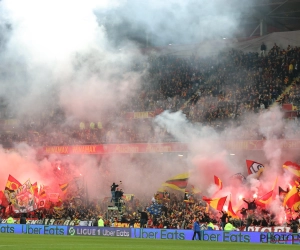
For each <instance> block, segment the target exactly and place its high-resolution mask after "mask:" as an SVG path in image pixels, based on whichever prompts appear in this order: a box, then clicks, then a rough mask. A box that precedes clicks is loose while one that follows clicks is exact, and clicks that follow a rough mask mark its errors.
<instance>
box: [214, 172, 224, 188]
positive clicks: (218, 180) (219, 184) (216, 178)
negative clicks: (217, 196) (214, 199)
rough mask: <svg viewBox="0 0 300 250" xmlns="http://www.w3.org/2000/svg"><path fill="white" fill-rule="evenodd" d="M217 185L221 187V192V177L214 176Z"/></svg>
mask: <svg viewBox="0 0 300 250" xmlns="http://www.w3.org/2000/svg"><path fill="white" fill-rule="evenodd" d="M214 180H215V184H216V185H217V186H218V187H219V190H221V189H222V181H221V179H220V178H219V177H217V176H215V175H214Z"/></svg>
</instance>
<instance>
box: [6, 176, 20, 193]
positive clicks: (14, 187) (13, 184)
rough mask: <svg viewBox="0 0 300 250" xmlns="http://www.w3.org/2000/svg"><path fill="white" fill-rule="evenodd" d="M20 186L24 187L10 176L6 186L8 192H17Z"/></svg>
mask: <svg viewBox="0 0 300 250" xmlns="http://www.w3.org/2000/svg"><path fill="white" fill-rule="evenodd" d="M20 186H22V184H21V183H20V182H19V181H18V180H17V179H16V178H14V177H13V176H11V175H9V176H8V179H7V182H6V186H5V189H6V190H17V189H18V188H19V187H20Z"/></svg>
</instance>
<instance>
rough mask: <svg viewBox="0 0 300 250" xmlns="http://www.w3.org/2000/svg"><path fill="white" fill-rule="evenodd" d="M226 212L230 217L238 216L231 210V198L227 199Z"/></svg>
mask: <svg viewBox="0 0 300 250" xmlns="http://www.w3.org/2000/svg"><path fill="white" fill-rule="evenodd" d="M227 213H228V215H229V216H231V217H232V218H238V216H237V215H236V213H235V212H234V211H233V208H232V203H231V199H230V200H229V203H228V210H227Z"/></svg>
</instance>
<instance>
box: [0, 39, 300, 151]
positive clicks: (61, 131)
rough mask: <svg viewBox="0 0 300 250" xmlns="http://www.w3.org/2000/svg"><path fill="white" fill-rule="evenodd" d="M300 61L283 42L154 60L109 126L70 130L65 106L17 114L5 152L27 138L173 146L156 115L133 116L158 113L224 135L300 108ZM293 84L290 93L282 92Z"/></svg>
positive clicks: (252, 134) (36, 142) (89, 124)
mask: <svg viewBox="0 0 300 250" xmlns="http://www.w3.org/2000/svg"><path fill="white" fill-rule="evenodd" d="M299 59H300V48H299V47H294V48H292V47H291V46H288V48H286V49H283V48H279V47H278V46H277V45H276V44H274V46H273V47H272V48H271V49H270V50H269V51H268V53H266V55H264V56H263V55H259V53H257V52H249V53H244V52H242V51H237V50H234V49H232V50H230V51H227V52H221V53H219V54H218V55H214V56H211V57H210V58H201V57H196V56H191V57H186V58H183V57H176V56H174V55H160V56H159V55H149V57H148V59H147V60H148V64H147V65H148V70H147V73H146V75H144V79H143V81H144V84H143V87H142V89H141V90H139V92H138V93H137V94H136V98H132V99H131V100H130V101H129V102H128V103H127V104H126V105H123V106H122V107H120V110H118V111H117V113H114V114H110V115H108V116H107V118H106V120H105V121H78V123H77V124H76V125H74V124H73V125H72V126H71V125H65V124H66V123H65V119H66V118H65V115H64V113H63V111H62V110H60V109H57V110H55V111H51V112H50V115H48V116H47V115H45V114H44V115H43V116H42V117H30V116H28V117H26V118H24V119H18V120H14V119H13V117H10V121H12V124H13V125H14V126H10V129H9V130H10V131H9V132H7V131H6V132H5V130H7V129H3V128H2V134H1V135H0V140H1V142H2V144H3V145H4V146H5V147H11V146H12V144H13V142H22V141H25V142H27V143H28V144H29V145H32V146H45V145H74V144H95V143H123V142H160V141H174V140H175V138H173V137H172V136H171V135H170V134H168V132H167V131H166V130H165V129H163V128H160V129H157V128H156V127H155V126H153V119H152V118H146V119H141V118H140V119H130V118H128V117H129V116H128V115H127V114H128V113H130V112H148V111H150V112H151V114H152V116H153V115H154V116H155V115H157V114H159V113H160V112H162V111H163V110H170V111H171V112H175V111H178V110H182V112H183V113H184V114H185V115H186V117H187V119H188V120H189V121H191V122H193V123H201V124H203V125H207V126H212V127H214V128H215V129H216V130H221V131H222V130H224V129H226V128H227V127H229V126H237V125H239V124H240V122H241V118H242V117H243V116H245V115H246V114H248V113H259V112H263V111H264V110H266V109H268V108H269V107H271V106H272V105H273V104H274V103H275V102H276V103H279V104H282V103H292V104H293V105H294V107H296V106H298V105H299V104H300V99H299V81H298V80H294V79H295V77H297V76H298V72H299V66H298V63H299ZM292 82H293V84H292V88H291V89H290V91H289V92H287V93H286V94H283V91H284V90H286V89H287V87H288V86H289V85H290V84H291V83H292ZM1 107H2V108H1V109H5V107H3V105H1ZM1 113H2V114H5V112H1ZM45 113H47V112H45ZM295 116H298V111H295ZM2 125H3V124H2ZM4 125H6V124H4ZM2 127H5V126H2ZM12 127H13V129H12ZM239 136H240V137H243V135H239ZM261 138H262V136H261V135H259V133H258V132H257V131H249V133H247V134H246V135H244V137H243V138H241V139H261Z"/></svg>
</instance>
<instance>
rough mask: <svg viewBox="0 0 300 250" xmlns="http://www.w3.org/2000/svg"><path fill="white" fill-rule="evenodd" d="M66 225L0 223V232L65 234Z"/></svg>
mask: <svg viewBox="0 0 300 250" xmlns="http://www.w3.org/2000/svg"><path fill="white" fill-rule="evenodd" d="M67 230H68V227H67V226H43V225H28V224H26V225H20V224H0V234H2V233H11V234H46V235H67Z"/></svg>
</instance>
